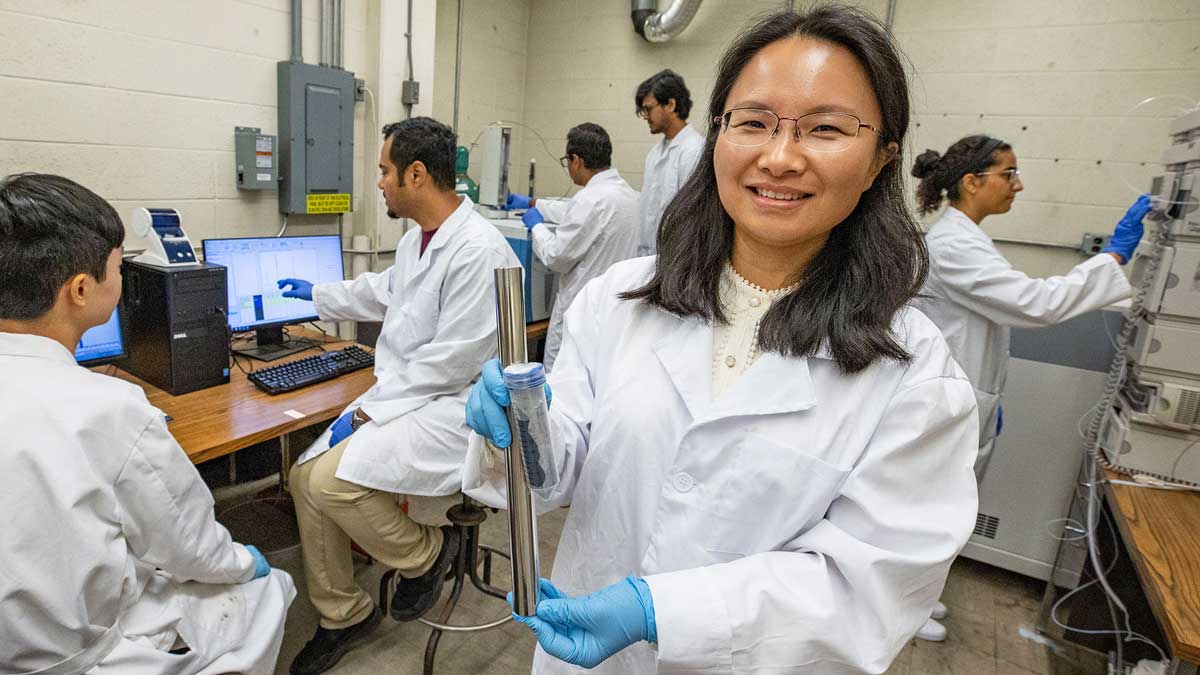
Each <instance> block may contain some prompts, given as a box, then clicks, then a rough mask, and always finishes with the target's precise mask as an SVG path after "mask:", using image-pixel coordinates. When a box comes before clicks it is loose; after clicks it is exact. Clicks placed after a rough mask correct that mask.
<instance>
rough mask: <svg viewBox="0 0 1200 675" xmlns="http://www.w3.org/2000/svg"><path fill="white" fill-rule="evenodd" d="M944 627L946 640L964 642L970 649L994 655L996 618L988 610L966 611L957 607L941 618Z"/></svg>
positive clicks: (957, 642)
mask: <svg viewBox="0 0 1200 675" xmlns="http://www.w3.org/2000/svg"><path fill="white" fill-rule="evenodd" d="M942 625H944V626H945V627H946V632H947V636H946V642H949V643H955V644H964V645H966V646H967V647H970V648H971V649H973V650H975V651H977V652H980V653H983V654H987V655H988V656H995V655H996V620H995V616H994V615H992V614H989V613H988V612H978V613H977V612H967V611H964V610H959V609H957V608H955V609H951V610H950V613H949V614H948V615H947V616H946V618H945V619H943V620H942Z"/></svg>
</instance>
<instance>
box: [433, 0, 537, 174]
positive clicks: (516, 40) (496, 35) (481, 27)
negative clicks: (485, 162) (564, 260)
mask: <svg viewBox="0 0 1200 675" xmlns="http://www.w3.org/2000/svg"><path fill="white" fill-rule="evenodd" d="M529 5H530V0H466V1H465V2H464V3H463V44H462V64H461V66H462V68H461V70H462V80H461V82H460V94H459V120H458V126H459V128H458V143H459V145H463V146H468V147H470V146H471V144H472V141H474V140H475V139H476V138H478V136H479V132H480V130H481V129H483V128H484V127H485V126H487V125H488V124H490V123H492V122H498V121H501V120H504V121H508V122H518V123H522V122H526V120H525V114H524V108H525V69H526V60H527V57H528V54H527V44H528V43H529V42H530V41H531V37H530V34H529V29H530V25H529ZM457 24H458V2H457V0H439V1H438V6H437V43H436V44H437V46H436V51H435V53H434V79H435V81H436V83H437V85H436V87H435V88H434V99H433V112H434V117H436V118H437V119H438V120H440V121H442V122H445V123H446V124H449V125H453V124H454V59H455V33H456V30H457ZM512 126H513V134H512V138H513V141H512V151H511V155H510V159H511V161H512V165H511V167H510V169H511V171H512V173H511V174H510V181H512V184H511V188H512V189H513V190H525V189H527V188H528V185H527V183H528V158H527V157H524V155H523V153H522V152H520V151H519V149H520V148H521V146H522V143H523V139H524V138H525V137H526V136H527V131H526V129H525V128H524V127H522V126H521V125H520V124H514V125H512ZM539 132H540V133H544V131H541V130H540V129H539ZM542 159H543V158H541V157H539V158H538V163H539V164H542ZM556 166H557V165H556ZM468 172H469V173H470V175H471V176H472V177H473V178H475V179H476V180H478V179H479V154H478V152H477V148H472V151H471V163H470V168H469V170H468Z"/></svg>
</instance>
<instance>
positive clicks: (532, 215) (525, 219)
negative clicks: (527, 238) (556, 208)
mask: <svg viewBox="0 0 1200 675" xmlns="http://www.w3.org/2000/svg"><path fill="white" fill-rule="evenodd" d="M521 222H522V223H525V229H527V230H532V229H533V226H534V225H537V224H538V223H544V222H546V219H545V218H543V217H542V212H541V211H538V210H537V208H536V207H534V208H532V209H529V210H528V211H526V212H525V215H523V216H521Z"/></svg>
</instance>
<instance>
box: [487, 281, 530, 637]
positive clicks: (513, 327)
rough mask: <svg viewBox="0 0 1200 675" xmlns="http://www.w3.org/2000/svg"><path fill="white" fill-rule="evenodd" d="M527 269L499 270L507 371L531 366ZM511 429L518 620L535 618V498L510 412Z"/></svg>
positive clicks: (498, 300)
mask: <svg viewBox="0 0 1200 675" xmlns="http://www.w3.org/2000/svg"><path fill="white" fill-rule="evenodd" d="M523 275H524V268H521V267H500V268H497V269H496V271H495V278H496V322H497V339H498V340H499V343H500V365H501V367H508V366H510V365H512V364H514V363H523V362H525V361H527V360H528V356H527V351H526V345H525V290H524V289H525V283H524V279H523ZM508 426H509V428H510V429H512V430H513V433H512V434H511V436H512V445H510V446H509V447H508V451H507V452H506V453H505V454H504V456H505V457H506V458H507V464H508V533H509V539H510V541H511V545H512V577H513V584H512V588H513V610H514V611H516V613H517V614H518V615H520V616H533V615H534V614H536V613H537V586H538V558H537V523H536V522H535V520H534V513H533V493H532V492H531V491H530V489H529V479H528V477H527V475H526V473H525V460H524V454H523V453H522V452H521V436H520V434H517V433H516V429H517V424H516V419H515V417H514V416H513V411H512V410H509V411H508Z"/></svg>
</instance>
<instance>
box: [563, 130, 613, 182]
mask: <svg viewBox="0 0 1200 675" xmlns="http://www.w3.org/2000/svg"><path fill="white" fill-rule="evenodd" d="M567 155H568V156H570V155H578V156H579V158H580V159H582V160H583V165H584V166H585V167H587V168H588V169H591V170H592V171H603V170H604V169H607V168H608V167H610V166H612V141H611V140H609V138H608V132H607V131H605V130H604V127H602V126H600V125H599V124H593V123H592V122H584V123H583V124H580V125H578V126H576V127H574V128H572V129H571V130H570V131H568V132H567Z"/></svg>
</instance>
